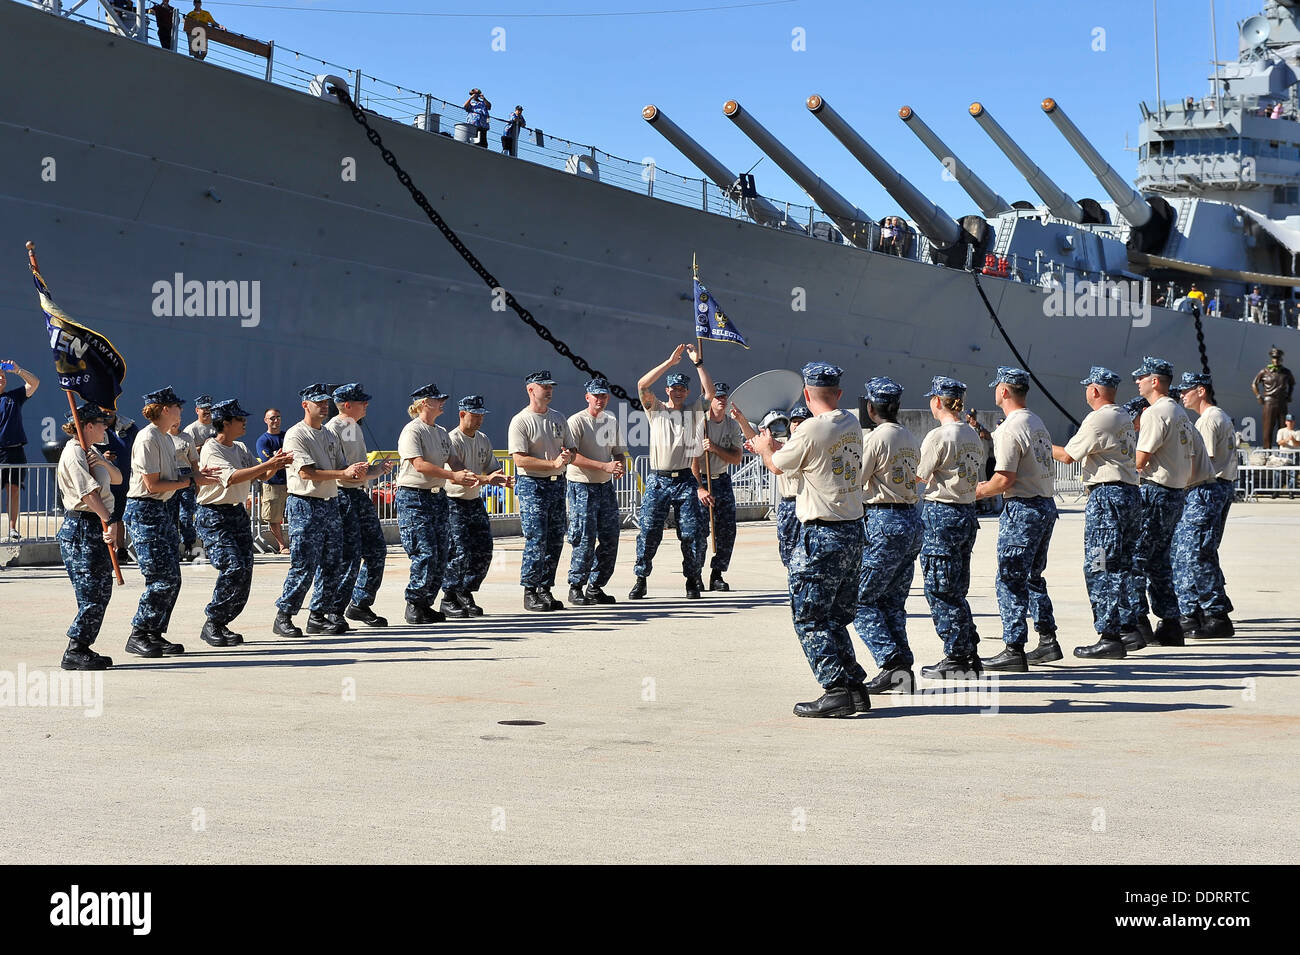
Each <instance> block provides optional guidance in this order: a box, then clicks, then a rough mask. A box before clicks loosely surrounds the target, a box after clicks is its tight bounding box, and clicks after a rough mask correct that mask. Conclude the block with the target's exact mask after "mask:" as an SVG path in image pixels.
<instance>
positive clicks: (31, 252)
mask: <svg viewBox="0 0 1300 955" xmlns="http://www.w3.org/2000/svg"><path fill="white" fill-rule="evenodd" d="M27 264H28V265H30V266H31V269H32V271H33V272H40V270H41V269H40V266H39V265H37V264H36V243H35V242H28V243H27ZM63 393H64V394H65V395H67V396H68V407H69V408H70V409H71V410H72V426H73V427H74V428H76V429H77V444H79V445H81V451H82V453H83V454H85V455H86V457H87V459H89V457H90V448H89V447H88V446H87V445H86V436H85V435H84V434H83V433H82V431H81V419H80V418H78V417H77V403H76V402H75V401H73V400H72V392H71V391H69V390H68V389H67V388H64V389H63ZM127 467H128V468H129V467H130V463H129V462H128V463H127ZM87 469H89V464H87ZM99 522H100V524H102V525H103V527H104V533H108V522H107V521H106V520H104V519H103V518H102V517H101V518H100V519H99ZM104 546H105V547H107V548H108V559H109V561H111V562H112V564H113V574H114V576H115V577H116V578H117V582H118V584H119V585H120V584H125V583H126V581H125V580H123V579H122V568H121V567H119V566H118V563H117V550H116V549H115V548H114V547H113V546H112V545H111V544H108V543H105V545H104Z"/></svg>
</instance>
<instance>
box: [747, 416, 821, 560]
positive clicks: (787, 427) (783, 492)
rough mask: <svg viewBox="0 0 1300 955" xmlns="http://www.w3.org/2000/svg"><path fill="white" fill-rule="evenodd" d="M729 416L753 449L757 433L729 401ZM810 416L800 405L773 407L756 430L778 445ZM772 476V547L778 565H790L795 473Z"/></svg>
mask: <svg viewBox="0 0 1300 955" xmlns="http://www.w3.org/2000/svg"><path fill="white" fill-rule="evenodd" d="M731 416H732V417H733V418H734V419H735V420H736V424H738V425H740V430H741V433H742V434H744V436H745V450H746V451H753V450H754V444H753V439H754V437H755V436H756V435H757V434H758V432H757V431H755V430H754V428H753V426H752V425H750V423H749V419H748V418H746V417H745V413H744V412H743V411H741V409H740V408H738V407H736V405H735V403H734V402H733V403H732V405H731ZM811 417H812V412H811V411H809V410H808V409H807V408H805V407H804V406H803V405H800V406H799V407H797V408H795V409H794V410H793V411H789V412H786V411H782V410H781V409H780V408H773V409H772V410H771V411H769V412H768V413H767V414H765V415H763V418H762V420H761V421H759V423H758V427H759V431H763V432H767V433H769V434H771V435H772V438H773V440H774V441H775V446H776V447H777V448H780V447H781V446H782V445H784V444H785V442H786V441H788V440H789V438H790V435H791V434H793V433H794V432H795V430H796V429H797V428H798V427H799V425H801V424H803V423H804V422H805V421H807V420H808V419H809V418H811ZM775 477H776V493H777V499H776V550H777V553H778V554H779V555H780V557H781V566H783V567H785V568H786V570H787V571H788V570H789V569H790V551H791V549H792V548H793V547H794V545H795V543H796V542H797V541H798V540H799V518H798V517H796V516H795V506H794V505H795V495H796V494H798V493H799V478H798V475H790V474H778V475H776V476H775Z"/></svg>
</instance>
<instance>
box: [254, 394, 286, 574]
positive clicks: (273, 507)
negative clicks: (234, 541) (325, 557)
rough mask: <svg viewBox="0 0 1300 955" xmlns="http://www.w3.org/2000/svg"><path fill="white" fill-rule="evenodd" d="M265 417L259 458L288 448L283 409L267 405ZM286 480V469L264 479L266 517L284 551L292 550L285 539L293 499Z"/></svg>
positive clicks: (266, 521)
mask: <svg viewBox="0 0 1300 955" xmlns="http://www.w3.org/2000/svg"><path fill="white" fill-rule="evenodd" d="M262 420H263V421H265V422H266V434H264V435H262V436H261V437H260V438H258V439H257V460H259V461H269V460H271V458H272V457H273V456H274V455H275V454H276V453H277V452H279V450H280V449H281V448H282V447H284V433H283V432H282V431H281V430H280V409H278V408H267V409H266V414H265V415H263V416H262ZM285 482H286V478H285V473H284V469H283V468H282V469H280V470H279V471H276V472H275V473H274V474H273V475H271V476H270V477H269V478H267V479H266V480H264V481H263V482H262V520H263V521H264V522H265V523H266V524H267V526H268V527H270V529H271V536H272V537H274V538H275V543H276V545H277V546H278V547H279V552H280V553H281V554H287V553H289V542H288V541H287V540H285V538H284V505H285V502H286V501H288V499H289V489H288V487H287V486H286V483H285Z"/></svg>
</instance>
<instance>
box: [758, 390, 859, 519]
mask: <svg viewBox="0 0 1300 955" xmlns="http://www.w3.org/2000/svg"><path fill="white" fill-rule="evenodd" d="M772 463H773V464H775V465H776V466H777V467H778V468H780V469H781V470H782V471H783V472H788V473H791V474H797V475H798V476H799V478H800V479H801V483H800V486H799V491H798V493H797V494H796V495H795V504H794V513H795V516H796V517H798V518H799V520H801V521H856V520H859V519H861V517H862V427H861V425H859V424H858V419H857V418H855V417H853V415H851V414H849V413H848V412H847V411H843V410H840V409H836V410H835V411H828V412H826V413H824V414H819V415H816V416H815V417H812V418H809V419H808V420H807V421H805V422H804V423H803V424H801V425H800V426H799V430H798V431H796V432H795V433H794V434H793V435H791V437H790V440H789V441H787V442H786V443H785V446H784V447H782V448H781V449H780V450H778V451H777V452H776V453H775V454H773V455H772Z"/></svg>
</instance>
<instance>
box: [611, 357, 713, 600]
mask: <svg viewBox="0 0 1300 955" xmlns="http://www.w3.org/2000/svg"><path fill="white" fill-rule="evenodd" d="M683 355H687V356H688V357H689V358H690V360H691V364H693V365H694V366H695V370H696V372H697V373H698V374H699V378H700V393H701V394H702V395H703V396H704V400H705V401H712V400H713V378H712V376H711V375H710V374H709V372H708V370H707V369H706V368H705V367H704V360H703V359H702V358H700V357H699V355H698V354H697V353H696V351H695V346H694V345H678V346H677V347H676V348H675V349H673V353H672V354H671V355H670V356H668V359H667V360H666V361H664V362H662V363H661V364H659V365H656V366H655V367H654V368H652V369H650V370H649V371H648V372H646V373H645V374H644V375H642V376H641V379H640V380H639V381H638V382H637V393H638V394H639V396H640V398H641V406H642V407H643V408H644V409H645V413H646V417H648V418H649V419H650V474H649V475H647V477H646V482H645V494H644V495H643V496H642V498H641V516H640V520H639V521H638V523H639V525H640V527H639V530H638V532H637V535H636V565H635V566H634V567H633V568H632V569H633V572H634V573H635V574H636V583H635V584H633V585H632V589H631V590H630V591H629V592H628V595H627V596H628V599H630V600H640V599H641V598H642V597H644V596H645V595H646V591H647V579H648V578H649V576H650V572H651V571H652V570H653V568H654V557H655V554H656V553H657V552H658V550H659V544H660V542H661V541H662V540H663V537H664V524H665V523H667V521H668V513H669V512H670V511H674V512H676V516H677V539H678V541H680V543H681V548H682V576H683V577H685V578H686V598H687V599H688V600H698V599H699V598H700V591H701V590H703V589H704V581H703V580H702V579H701V571H702V569H703V567H704V558H705V555H706V554H707V552H708V547H709V515H708V512H707V510H706V509H705V507H704V501H705V500H706V499H707V497H708V492H707V491H706V490H705V489H704V488H702V487H700V485H699V482H698V481H697V480H696V478H695V472H694V462H695V459H696V458H697V457H699V456H700V455H701V454H702V453H703V450H702V444H703V437H704V416H703V415H702V414H701V413H700V412H699V410H698V409H696V408H694V407H688V406H687V404H686V399H687V396H688V395H689V394H690V379H689V378H687V377H686V376H685V375H683V374H681V373H680V372H673V373H671V374H669V375H668V378H667V384H668V388H667V391H666V395H667V398H668V400H667V401H661V400H660V399H658V398H656V397H655V394H654V392H653V391H652V390H651V388H653V386H654V383H655V382H656V381H658V380H659V378H660V376H661V375H663V374H665V373H666V372H667V371H668V369H669V368H672V367H673V366H674V365H676V364H677V363H678V362H679V361H681V360H682V356H683Z"/></svg>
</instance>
